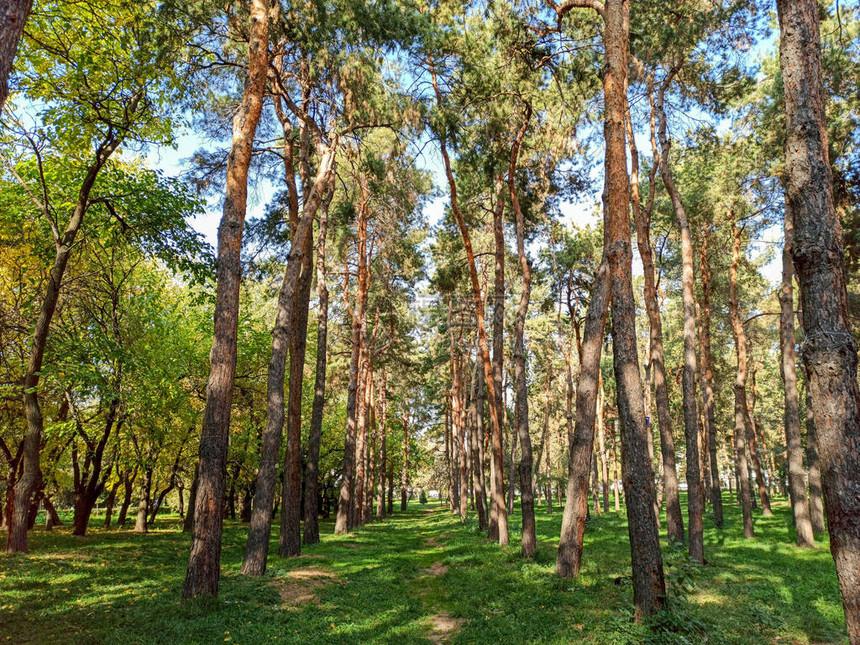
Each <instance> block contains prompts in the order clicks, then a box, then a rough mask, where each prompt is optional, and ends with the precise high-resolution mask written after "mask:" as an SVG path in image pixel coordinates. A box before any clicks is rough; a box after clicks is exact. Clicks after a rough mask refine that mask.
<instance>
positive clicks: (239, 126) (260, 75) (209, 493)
mask: <svg viewBox="0 0 860 645" xmlns="http://www.w3.org/2000/svg"><path fill="white" fill-rule="evenodd" d="M268 43H269V0H251V2H250V15H249V42H248V73H247V76H246V78H245V88H244V91H243V95H242V103H241V105H240V106H239V109H238V110H237V112H236V114H235V116H234V117H233V143H232V148H231V150H230V155H229V156H228V158H227V186H226V192H225V196H224V212H223V215H222V216H221V224H220V226H219V228H218V269H217V281H218V285H217V287H216V292H215V331H214V335H213V338H212V350H211V352H210V354H209V359H210V368H209V382H208V385H207V388H206V407H205V410H204V412H203V431H202V434H201V436H200V464H199V474H198V485H197V497H196V499H195V506H194V529H193V535H192V538H191V554H190V556H189V559H188V570H187V572H186V575H185V586H184V589H183V592H182V595H183V597H184V598H193V597H197V596H210V597H215V596H217V595H218V583H219V580H220V575H221V522H222V517H223V514H224V513H223V506H224V486H225V481H224V480H225V473H226V470H225V469H226V461H227V439H228V436H229V430H230V411H231V407H232V402H233V378H234V377H235V374H236V332H237V327H238V321H239V285H240V283H241V280H242V261H241V255H242V232H243V227H244V222H245V212H246V207H247V200H248V168H249V167H250V165H251V155H252V152H253V147H254V134H255V132H256V131H257V123H258V122H259V120H260V113H261V111H262V108H263V93H264V92H265V89H266V73H267V68H268Z"/></svg>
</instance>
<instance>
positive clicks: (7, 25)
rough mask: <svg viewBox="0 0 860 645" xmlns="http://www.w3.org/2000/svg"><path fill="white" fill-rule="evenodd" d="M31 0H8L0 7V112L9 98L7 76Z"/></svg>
mask: <svg viewBox="0 0 860 645" xmlns="http://www.w3.org/2000/svg"><path fill="white" fill-rule="evenodd" d="M32 8H33V0H8V2H4V3H3V6H2V7H0V110H2V109H3V106H4V105H6V99H7V98H8V96H9V74H10V73H11V72H12V64H13V63H14V62H15V52H16V51H17V49H18V41H19V40H21V34H22V33H23V32H24V25H25V24H26V22H27V18H28V17H29V15H30V10H31V9H32Z"/></svg>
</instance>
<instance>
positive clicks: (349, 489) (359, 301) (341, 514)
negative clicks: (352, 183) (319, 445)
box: [334, 182, 369, 533]
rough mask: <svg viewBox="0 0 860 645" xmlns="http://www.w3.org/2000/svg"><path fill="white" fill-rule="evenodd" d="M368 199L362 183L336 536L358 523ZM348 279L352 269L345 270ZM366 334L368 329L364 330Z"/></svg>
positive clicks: (358, 213) (345, 290)
mask: <svg viewBox="0 0 860 645" xmlns="http://www.w3.org/2000/svg"><path fill="white" fill-rule="evenodd" d="M368 199H369V197H368V195H367V190H366V183H364V182H363V183H362V198H361V203H360V204H359V205H358V210H357V219H356V232H357V240H356V246H357V249H356V250H357V253H358V279H357V283H358V286H357V289H356V296H355V311H354V312H352V315H353V318H352V356H351V358H350V364H349V386H348V390H347V404H346V433H345V440H344V453H343V481H342V482H341V487H340V498H339V500H338V505H337V519H336V521H335V526H334V532H335V533H346V532H347V531H349V530H351V529H352V527H353V524H354V519H355V471H356V458H357V452H358V451H357V449H356V448H357V446H356V440H357V436H358V434H357V433H358V426H357V412H358V396H359V393H360V390H359V386H360V383H359V381H360V368H361V362H360V361H361V350H362V347H363V345H364V343H363V341H364V339H365V336H363V335H362V325H363V324H365V325H366V316H365V311H364V308H365V303H366V298H365V296H364V291H365V289H366V284H365V276H366V274H367V201H368ZM346 268H347V270H346V276H347V279H348V276H349V269H348V267H346ZM348 297H349V289H344V298H348ZM364 329H365V331H366V327H365V328H364Z"/></svg>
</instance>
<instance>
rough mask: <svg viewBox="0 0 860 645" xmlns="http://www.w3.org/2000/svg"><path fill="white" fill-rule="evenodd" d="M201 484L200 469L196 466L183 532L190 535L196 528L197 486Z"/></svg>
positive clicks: (189, 492)
mask: <svg viewBox="0 0 860 645" xmlns="http://www.w3.org/2000/svg"><path fill="white" fill-rule="evenodd" d="M199 483H200V468H199V466H198V465H197V464H194V478H193V479H192V480H191V489H190V490H189V491H188V512H187V513H186V514H185V521H184V522H183V523H182V532H183V533H190V532H191V529H192V528H194V507H195V506H196V504H197V486H198V485H199Z"/></svg>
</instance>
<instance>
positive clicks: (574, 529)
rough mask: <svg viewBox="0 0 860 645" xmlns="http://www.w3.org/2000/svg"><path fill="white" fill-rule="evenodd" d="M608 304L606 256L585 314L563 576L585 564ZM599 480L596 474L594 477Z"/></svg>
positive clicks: (558, 566) (560, 563) (562, 541)
mask: <svg viewBox="0 0 860 645" xmlns="http://www.w3.org/2000/svg"><path fill="white" fill-rule="evenodd" d="M608 305H609V266H608V263H607V261H606V259H605V258H604V260H603V262H601V263H600V266H599V267H598V269H597V274H596V275H595V277H594V286H593V288H592V292H591V302H590V303H589V305H588V312H587V313H586V316H585V332H584V334H583V339H582V352H581V354H580V359H579V364H580V369H579V381H578V385H577V388H576V421H575V423H574V430H573V442H572V443H571V446H570V467H569V469H568V480H567V504H565V507H564V515H563V518H562V522H561V537H560V538H559V543H558V556H557V557H556V561H555V572H556V573H557V574H558V575H560V576H561V577H562V578H575V577H576V576H578V575H579V569H580V566H581V564H582V539H583V535H585V520H586V518H587V517H588V477H589V474H590V472H591V456H592V453H593V448H594V417H595V412H596V409H597V391H598V387H599V379H598V374H599V373H600V354H601V350H602V348H603V330H604V327H605V326H606V316H607V312H608ZM595 481H596V476H595Z"/></svg>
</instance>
